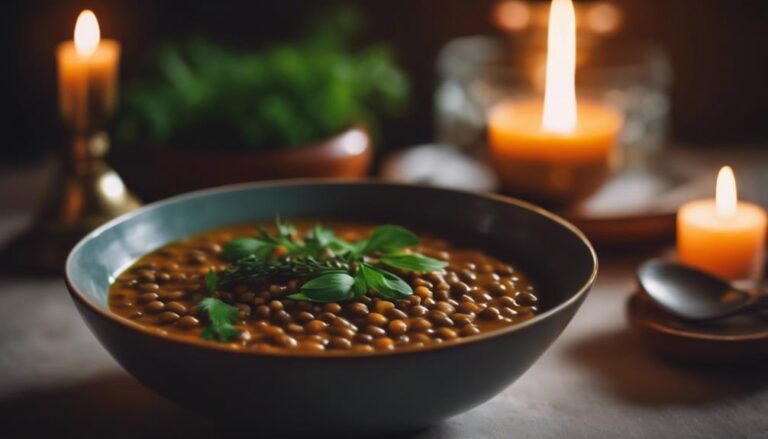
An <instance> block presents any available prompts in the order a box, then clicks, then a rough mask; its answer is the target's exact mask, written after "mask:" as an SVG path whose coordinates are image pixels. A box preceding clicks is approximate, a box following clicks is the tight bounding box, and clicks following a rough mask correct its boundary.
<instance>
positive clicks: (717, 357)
mask: <svg viewBox="0 0 768 439" xmlns="http://www.w3.org/2000/svg"><path fill="white" fill-rule="evenodd" d="M627 315H628V317H629V322H630V324H631V326H632V328H633V330H635V332H637V333H638V334H639V335H640V336H641V337H642V339H643V340H644V341H645V342H646V343H647V344H648V345H649V346H650V347H652V348H653V349H654V350H656V351H658V352H659V353H661V354H662V355H664V356H666V357H670V358H674V359H676V360H683V361H688V362H697V363H736V362H744V361H752V360H765V359H768V314H767V313H759V314H753V315H748V316H738V317H730V318H726V319H720V320H716V321H712V322H688V321H685V320H682V319H680V318H678V317H676V316H674V315H672V314H670V313H668V312H666V311H665V310H663V309H661V308H660V307H659V306H658V305H656V304H655V303H654V302H653V300H652V299H651V298H650V297H648V295H646V294H645V293H643V292H638V293H635V294H633V295H632V296H631V297H630V298H629V300H628V302H627Z"/></svg>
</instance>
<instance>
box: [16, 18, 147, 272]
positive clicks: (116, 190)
mask: <svg viewBox="0 0 768 439" xmlns="http://www.w3.org/2000/svg"><path fill="white" fill-rule="evenodd" d="M83 15H88V14H87V13H85V12H84V13H82V14H81V17H79V18H78V24H77V26H76V29H75V40H76V41H74V42H72V41H68V42H64V43H62V44H60V45H59V48H58V50H57V61H58V77H59V106H60V113H61V117H62V120H63V121H64V124H65V125H66V126H67V128H68V131H69V133H70V134H71V142H70V144H69V147H68V148H67V149H66V150H65V151H64V153H63V154H61V156H60V159H59V163H58V169H57V170H56V174H55V175H54V177H53V180H52V181H51V184H50V186H49V188H48V192H47V194H46V197H45V200H44V203H43V206H42V208H41V210H40V211H39V212H38V214H37V217H36V219H35V222H34V224H33V226H32V228H31V229H30V230H28V231H27V233H25V234H24V235H22V236H20V237H19V238H18V239H17V240H16V241H14V242H13V243H12V244H11V246H10V247H8V248H6V249H5V252H4V255H3V256H4V259H8V262H11V265H15V266H20V267H19V268H21V269H22V270H24V271H33V272H41V271H42V272H55V273H59V272H61V271H62V269H63V267H64V261H65V259H66V257H67V254H68V253H69V250H70V249H71V248H72V246H73V245H75V243H77V241H78V240H79V239H80V238H82V237H83V236H84V235H85V234H87V233H88V232H90V231H92V230H93V229H95V228H96V227H98V226H99V225H100V224H103V223H105V222H107V221H109V220H110V219H112V218H115V217H117V216H119V215H121V214H123V213H126V212H128V211H131V210H133V209H135V208H137V207H139V206H140V205H141V203H140V202H139V200H138V199H137V198H136V197H135V196H134V195H133V194H131V192H130V191H128V189H126V187H125V184H124V183H123V180H122V179H121V178H120V176H118V175H117V173H116V172H115V171H114V170H113V169H112V168H111V167H110V166H109V165H108V164H107V163H106V162H105V161H104V157H105V156H106V154H107V152H108V151H109V135H108V134H107V132H106V127H107V125H108V123H109V121H110V120H111V119H112V117H113V115H114V113H115V111H114V110H115V107H116V103H117V66H118V61H119V57H120V45H119V44H118V43H117V42H116V41H113V40H101V41H99V40H98V24H97V23H96V21H95V20H96V19H95V17H93V18H92V20H90V21H89V20H88V18H89V17H85V18H86V20H81V18H82V17H83ZM91 15H92V13H91ZM81 21H84V22H85V24H84V30H83V31H82V32H85V33H88V32H91V34H87V35H85V36H86V37H93V38H94V39H95V41H96V45H95V46H93V47H90V50H88V51H87V52H84V49H83V48H82V47H77V43H78V41H77V40H78V32H80V30H79V29H78V27H80V26H81ZM89 26H90V28H89ZM81 35H82V34H81ZM86 39H87V38H86ZM86 49H88V48H86Z"/></svg>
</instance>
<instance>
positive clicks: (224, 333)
mask: <svg viewBox="0 0 768 439" xmlns="http://www.w3.org/2000/svg"><path fill="white" fill-rule="evenodd" d="M198 307H199V308H200V309H201V310H203V311H206V312H207V313H208V320H209V323H208V325H207V326H206V327H205V328H203V332H202V334H201V335H202V337H203V338H205V339H206V340H216V341H220V342H228V341H232V340H234V339H235V338H236V337H237V335H238V334H239V333H240V331H238V330H237V328H235V327H234V326H233V325H232V324H233V323H235V322H236V321H237V308H236V307H234V306H232V305H229V304H227V303H225V302H222V301H221V300H219V299H216V298H214V297H206V298H205V299H203V300H201V301H200V303H199V305H198Z"/></svg>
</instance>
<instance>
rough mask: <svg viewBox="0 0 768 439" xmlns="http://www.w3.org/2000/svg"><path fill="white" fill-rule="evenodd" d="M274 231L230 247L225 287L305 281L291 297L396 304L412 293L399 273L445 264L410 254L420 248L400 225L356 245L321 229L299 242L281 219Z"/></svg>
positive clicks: (376, 231)
mask: <svg viewBox="0 0 768 439" xmlns="http://www.w3.org/2000/svg"><path fill="white" fill-rule="evenodd" d="M276 230H277V233H276V234H273V233H271V232H269V231H268V230H266V229H265V228H264V227H259V232H258V235H257V236H254V237H246V238H237V239H234V240H232V241H230V242H229V243H227V244H226V245H225V246H224V251H223V254H222V257H223V258H224V259H225V260H228V261H231V262H233V266H232V267H231V268H229V269H228V270H226V271H224V272H223V275H222V282H224V283H226V284H232V283H236V282H244V281H251V280H256V279H259V278H265V277H270V276H283V277H291V276H292V277H303V278H306V279H308V280H307V281H306V282H304V284H303V285H302V286H301V288H300V289H299V291H298V292H297V293H295V294H291V295H290V296H288V298H290V299H293V300H306V301H311V302H321V303H322V302H337V301H344V300H349V299H353V298H355V297H360V296H363V295H365V294H367V293H368V292H369V291H373V292H375V293H377V294H379V295H380V296H382V297H384V298H387V299H390V300H397V299H403V298H406V297H408V296H410V295H411V294H413V290H412V289H411V287H410V285H408V283H407V282H405V281H404V280H403V279H402V278H401V277H400V276H399V275H398V274H397V271H400V272H431V271H436V270H439V269H441V268H444V267H445V266H446V265H447V264H446V262H444V261H440V260H437V259H433V258H430V257H427V256H424V255H422V254H419V253H415V252H413V251H409V250H410V248H411V247H414V246H417V245H419V238H418V237H417V236H416V235H415V234H414V233H413V232H411V231H410V230H408V229H406V228H404V227H401V226H396V225H383V226H378V227H375V228H374V229H373V230H372V232H371V235H370V236H369V237H368V239H365V240H362V241H357V242H347V241H345V240H343V239H341V238H339V237H337V236H336V235H335V234H334V233H333V231H332V230H330V229H326V228H324V227H322V226H320V225H316V226H315V227H314V228H313V229H312V230H310V231H309V232H308V233H306V234H305V236H303V237H299V236H298V233H297V231H296V228H295V227H293V226H292V225H290V224H287V223H284V222H282V221H281V220H280V219H277V220H276ZM393 269H394V270H397V271H393Z"/></svg>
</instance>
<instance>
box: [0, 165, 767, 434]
mask: <svg viewBox="0 0 768 439" xmlns="http://www.w3.org/2000/svg"><path fill="white" fill-rule="evenodd" d="M724 151H725V150H724ZM737 156H738V157H736V158H738V159H739V160H740V162H743V164H738V163H737V172H738V171H739V170H740V169H741V170H743V171H745V172H747V171H748V173H749V174H750V175H751V176H756V177H757V180H755V182H756V183H755V184H757V185H758V187H759V188H760V189H762V190H761V191H757V192H763V194H765V193H766V192H767V191H765V189H766V188H768V184H767V183H766V181H765V179H766V178H768V175H766V174H768V157H766V155H765V154H764V153H750V154H745V153H738V154H737ZM734 157H735V156H734ZM718 161H719V160H717V159H716V160H714V161H713V163H714V162H718ZM45 174H46V168H45V167H41V166H35V167H30V168H21V169H12V170H11V169H0V243H2V242H4V241H6V240H7V239H9V238H10V237H11V236H12V235H13V234H14V233H17V232H18V231H19V230H21V229H22V228H23V227H24V226H25V225H26V224H27V222H28V221H29V220H30V218H31V212H32V210H33V207H34V205H35V200H36V198H37V197H38V195H39V190H40V178H41V177H43V176H44V175H45ZM750 178H751V177H750ZM650 255H651V253H647V254H625V255H607V254H603V255H601V272H600V275H599V277H598V281H597V284H596V288H595V289H594V291H593V292H592V294H591V295H590V296H589V297H588V298H587V300H586V302H585V304H584V306H583V308H582V309H581V310H580V311H579V313H577V315H576V317H575V318H574V320H573V322H572V323H571V324H570V326H569V327H568V328H567V329H566V331H565V332H564V333H563V335H562V336H561V337H560V338H559V339H558V340H557V341H556V342H555V343H554V345H553V346H552V347H551V348H550V349H549V350H548V351H547V352H546V353H545V354H544V355H543V356H542V358H541V359H540V360H539V361H538V362H537V363H536V364H535V365H534V366H533V367H532V368H531V369H530V370H529V371H528V372H527V373H526V374H525V375H524V376H523V377H522V378H521V379H520V380H519V381H518V382H516V383H515V384H514V385H512V386H511V387H509V388H508V389H506V390H505V391H504V392H503V393H502V394H500V395H499V396H497V397H496V398H494V399H493V400H491V401H489V402H487V403H486V404H483V405H482V406H480V407H477V408H475V409H474V410H471V411H469V412H467V413H464V414H461V415H459V416H456V417H454V418H452V419H449V420H448V421H446V422H443V423H441V424H439V425H436V426H434V427H432V428H430V429H427V430H424V431H420V432H413V433H409V434H404V435H402V437H414V438H430V439H431V438H476V439H483V438H494V439H495V438H509V437H515V438H526V437H544V438H602V437H627V438H646V437H658V438H667V437H669V438H683V437H728V438H736V437H750V438H751V437H754V438H759V437H768V415H766V411H767V410H768V368H766V367H765V365H764V364H755V365H751V366H750V365H747V366H729V367H724V368H711V367H709V368H704V367H697V366H695V365H683V364H679V363H671V362H668V361H666V360H664V359H661V358H658V357H657V356H655V355H654V354H653V353H651V352H650V351H648V350H647V349H646V348H645V347H644V346H642V345H641V344H640V341H639V340H638V339H637V338H636V337H635V336H634V335H633V334H632V333H631V332H630V330H629V326H628V324H627V321H626V317H625V301H626V298H627V297H628V296H629V295H630V294H631V292H632V290H633V287H634V281H633V276H634V268H635V267H636V265H637V264H638V263H639V262H640V261H641V260H642V259H643V258H645V257H648V256H650ZM467 373H469V371H467ZM340 403H343V401H340ZM249 422H251V423H252V424H253V426H254V432H255V433H256V432H257V431H258V427H257V426H258V415H257V414H256V413H254V417H253V419H251V420H249ZM0 426H1V427H0V428H2V430H0V431H2V433H0V436H2V437H44V436H52V435H55V436H57V437H78V438H85V437H96V436H100V435H108V436H109V437H142V438H143V437H147V438H168V437H186V438H198V437H215V436H216V433H217V431H218V430H217V429H216V428H215V426H213V425H211V424H209V423H208V422H207V421H205V420H203V419H200V418H199V417H196V416H194V415H192V414H190V413H187V412H185V411H183V410H181V409H179V408H177V407H176V406H174V405H173V404H171V403H169V402H166V401H165V400H163V399H162V398H160V397H158V396H155V395H154V394H153V393H152V392H150V391H149V390H147V389H145V388H144V387H143V386H142V385H141V384H139V383H138V382H136V381H135V380H134V379H133V378H131V377H130V376H129V375H128V374H126V373H125V372H124V371H123V370H122V369H121V368H120V367H119V366H118V365H117V364H116V363H115V361H114V360H112V359H111V357H110V356H109V355H108V354H107V353H106V351H104V349H103V348H101V346H100V345H99V344H98V342H97V341H96V340H95V338H94V337H93V336H92V335H91V334H90V332H89V331H88V329H87V328H86V327H85V325H84V324H83V322H82V321H81V320H80V318H79V316H78V315H77V312H76V311H75V308H74V306H73V304H72V303H71V300H70V299H69V297H68V295H67V293H66V290H65V287H64V283H63V281H62V279H60V278H55V277H53V278H42V277H29V276H26V277H25V276H20V275H16V274H13V273H6V274H2V275H0ZM254 437H258V435H257V434H254Z"/></svg>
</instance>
